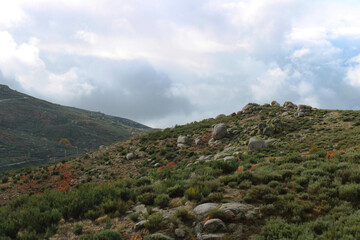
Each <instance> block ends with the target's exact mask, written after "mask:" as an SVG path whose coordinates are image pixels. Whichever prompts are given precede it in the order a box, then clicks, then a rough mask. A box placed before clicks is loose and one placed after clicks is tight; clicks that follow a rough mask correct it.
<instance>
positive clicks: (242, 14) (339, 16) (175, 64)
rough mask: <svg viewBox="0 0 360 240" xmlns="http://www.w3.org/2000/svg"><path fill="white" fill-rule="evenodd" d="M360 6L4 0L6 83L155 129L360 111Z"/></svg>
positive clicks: (0, 30)
mask: <svg viewBox="0 0 360 240" xmlns="http://www.w3.org/2000/svg"><path fill="white" fill-rule="evenodd" d="M359 13H360V1H358V0H354V1H346V0H342V1H338V0H327V1H325V0H323V1H321V0H319V1H303V0H271V1H269V0H146V1H144V0H128V1H127V0H63V1H53V0H11V1H10V0H9V1H1V2H0V83H3V84H7V85H9V86H10V87H12V88H14V89H16V90H18V91H22V92H25V93H27V94H30V95H33V96H35V97H38V98H42V99H46V100H48V101H52V102H55V103H59V104H64V105H69V106H75V107H80V108H85V109H89V110H95V111H101V112H104V113H107V114H112V115H117V116H121V117H126V118H130V119H133V120H136V121H139V122H141V123H145V124H147V125H150V126H152V127H168V126H173V125H175V124H183V123H186V122H190V121H194V120H201V119H203V118H208V117H215V116H216V115H217V114H220V113H225V114H229V113H232V112H236V111H238V110H240V109H241V108H242V107H243V106H244V105H245V104H246V103H248V102H257V103H261V104H262V103H269V102H271V101H272V100H277V101H278V102H280V103H282V102H283V101H286V100H290V101H293V102H295V103H297V104H300V103H304V104H310V105H312V106H315V107H320V108H331V109H336V108H337V109H359V108H360V14H359Z"/></svg>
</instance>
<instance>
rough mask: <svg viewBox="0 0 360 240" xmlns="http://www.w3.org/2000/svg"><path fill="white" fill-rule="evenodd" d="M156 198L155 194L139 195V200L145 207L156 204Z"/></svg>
mask: <svg viewBox="0 0 360 240" xmlns="http://www.w3.org/2000/svg"><path fill="white" fill-rule="evenodd" d="M154 198H155V194H153V193H149V192H147V193H143V194H141V195H139V196H138V197H137V199H138V200H139V202H141V203H143V204H145V205H153V204H154Z"/></svg>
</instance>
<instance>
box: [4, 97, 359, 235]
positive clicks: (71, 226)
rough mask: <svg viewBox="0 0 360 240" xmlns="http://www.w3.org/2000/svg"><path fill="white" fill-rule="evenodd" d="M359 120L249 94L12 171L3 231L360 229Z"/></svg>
mask: <svg viewBox="0 0 360 240" xmlns="http://www.w3.org/2000/svg"><path fill="white" fill-rule="evenodd" d="M359 120H360V112H359V111H330V110H320V109H311V108H310V107H307V106H302V105H299V106H297V107H296V106H294V105H292V104H290V103H287V104H286V105H285V107H280V106H277V104H274V106H270V105H262V106H259V105H256V104H250V105H247V106H246V107H245V108H244V109H243V110H242V111H239V113H238V114H235V113H234V114H232V115H230V116H219V117H218V118H217V119H207V120H203V121H201V122H195V123H191V124H187V125H184V126H177V127H175V128H172V129H165V130H163V131H158V132H155V133H151V134H148V135H144V136H142V137H140V138H137V139H131V140H127V141H124V142H117V143H114V144H112V145H111V146H108V147H105V148H102V149H101V150H98V151H94V152H91V153H89V154H86V155H84V156H81V157H78V158H69V159H67V160H65V161H63V162H61V163H57V164H48V165H44V166H41V167H35V168H31V169H23V170H21V171H16V172H8V173H6V174H4V175H3V177H2V180H3V183H2V184H1V185H0V187H1V189H2V191H1V196H0V199H1V200H2V203H3V204H5V203H7V204H6V206H4V207H1V208H0V233H1V235H2V236H8V237H12V238H15V237H16V236H17V237H18V238H21V237H24V238H25V237H28V238H30V237H31V236H33V237H34V238H36V237H37V238H43V237H49V236H52V239H66V238H73V239H80V237H82V239H110V237H109V236H110V235H111V236H113V238H111V239H121V236H120V235H122V236H123V238H124V239H133V240H134V239H145V240H151V239H185V238H186V239H234V240H238V239H359V238H360V235H359V234H360V231H359V227H358V226H359V223H360V209H359V201H358V199H359V197H360V187H359V186H360V177H359V176H360V174H359V173H360V149H359V144H360V121H359ZM220 123H223V124H220ZM215 124H220V125H215ZM214 125H215V126H214ZM224 125H225V127H226V131H224V132H222V130H224V129H225V128H224ZM215 129H216V130H215ZM214 130H215V132H214ZM222 133H224V134H222ZM253 137H256V138H255V139H254V138H253ZM214 138H215V139H214ZM252 138H253V139H252ZM47 189H53V190H50V191H46V190H47ZM20 195H24V197H21V198H19V196H20ZM27 195H30V196H27ZM15 198H17V200H15V201H11V202H9V199H15Z"/></svg>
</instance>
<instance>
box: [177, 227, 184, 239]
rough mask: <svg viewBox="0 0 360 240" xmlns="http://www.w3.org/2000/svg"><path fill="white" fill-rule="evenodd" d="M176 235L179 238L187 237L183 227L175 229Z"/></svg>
mask: <svg viewBox="0 0 360 240" xmlns="http://www.w3.org/2000/svg"><path fill="white" fill-rule="evenodd" d="M175 236H176V237H178V238H184V237H185V231H184V230H182V229H181V228H177V229H175Z"/></svg>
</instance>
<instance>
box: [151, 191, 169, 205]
mask: <svg viewBox="0 0 360 240" xmlns="http://www.w3.org/2000/svg"><path fill="white" fill-rule="evenodd" d="M169 201H170V197H169V195H167V194H160V195H158V196H157V197H156V198H155V200H154V203H155V205H157V206H159V207H161V208H164V207H167V206H168V204H169Z"/></svg>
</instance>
